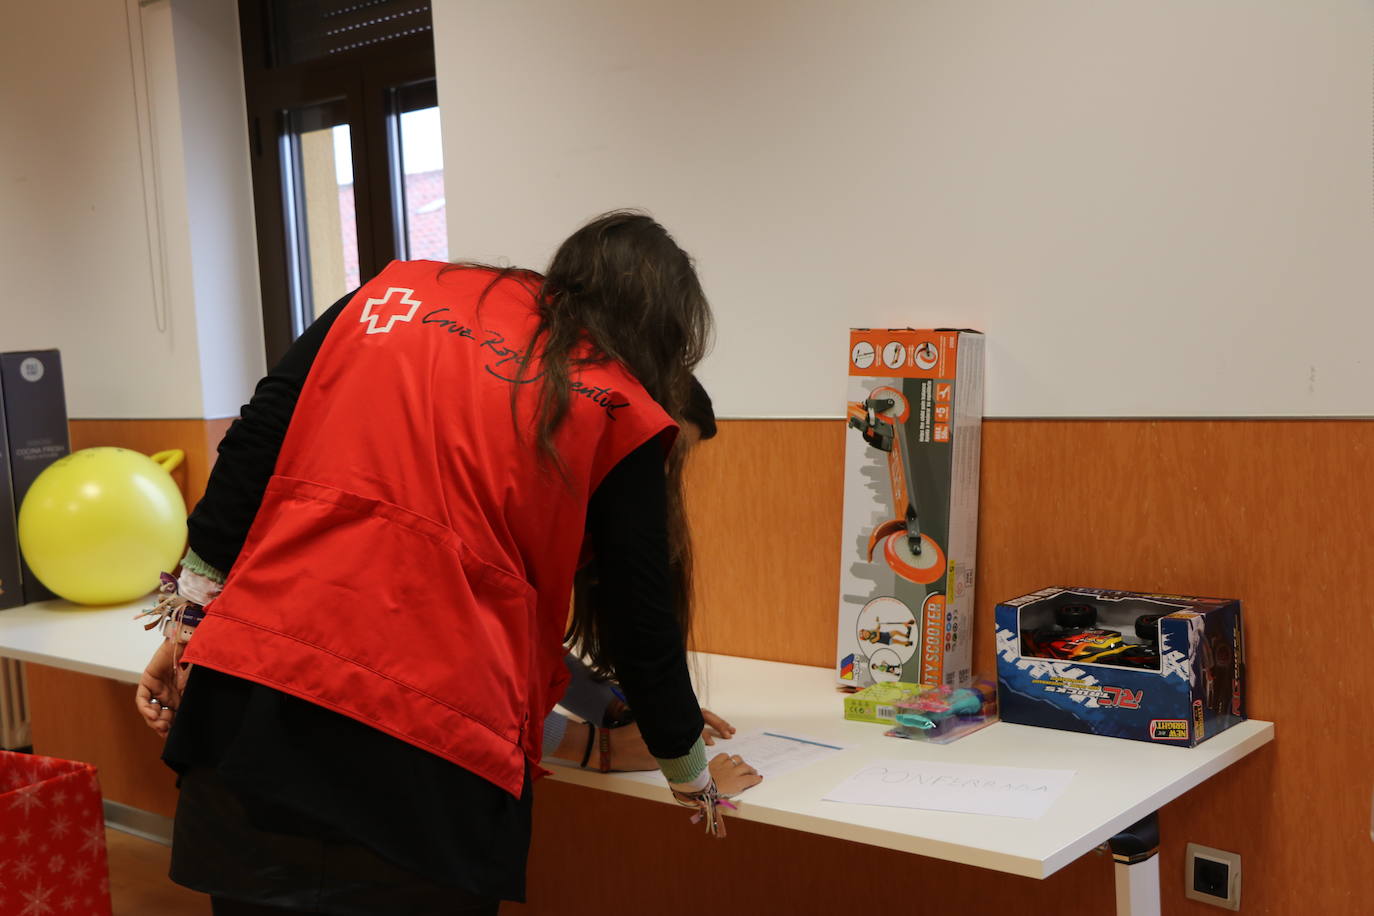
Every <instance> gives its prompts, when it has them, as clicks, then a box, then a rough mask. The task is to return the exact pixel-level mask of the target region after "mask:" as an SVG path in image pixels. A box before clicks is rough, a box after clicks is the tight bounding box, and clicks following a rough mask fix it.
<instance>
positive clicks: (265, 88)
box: [239, 0, 435, 365]
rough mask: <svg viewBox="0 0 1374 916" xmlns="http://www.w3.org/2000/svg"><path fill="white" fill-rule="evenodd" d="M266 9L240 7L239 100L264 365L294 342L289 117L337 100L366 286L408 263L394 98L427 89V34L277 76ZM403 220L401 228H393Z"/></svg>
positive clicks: (293, 67) (253, 2)
mask: <svg viewBox="0 0 1374 916" xmlns="http://www.w3.org/2000/svg"><path fill="white" fill-rule="evenodd" d="M273 28H274V26H273V17H272V0H240V2H239V30H240V34H241V36H242V42H243V80H244V97H245V102H246V105H247V116H248V129H249V145H250V151H249V152H250V159H251V163H252V173H253V206H254V210H255V222H256V225H257V237H258V271H259V275H260V285H261V294H262V323H263V337H264V343H265V345H266V351H267V363H268V365H275V364H276V363H277V361H278V360H280V359H281V357H282V355H283V354H285V353H286V350H287V348H288V347H290V345H291V343H292V341H293V340H294V339H295V334H294V328H293V317H292V294H291V285H292V282H293V273H292V269H291V254H290V251H291V249H290V248H288V244H291V245H294V239H292V238H291V236H290V234H289V227H288V225H287V223H288V218H287V214H286V203H287V201H288V197H287V194H286V191H287V189H286V187H285V186H284V182H283V177H282V176H283V169H282V165H283V161H282V143H281V142H280V141H281V138H282V136H283V135H284V131H285V129H286V124H285V121H286V112H288V111H292V110H295V109H300V108H306V107H309V106H312V105H318V104H322V103H327V102H331V101H334V100H343V102H344V104H345V105H346V106H347V110H348V123H349V128H350V134H351V138H352V155H353V201H354V212H355V214H356V220H357V222H356V224H357V227H358V273H359V276H360V277H361V278H363V280H364V281H366V280H367V279H368V278H370V277H372V276H375V275H376V274H377V273H378V272H379V271H381V269H382V268H383V267H385V266H386V265H387V264H388V263H389V262H390V261H392V260H394V259H395V258H397V257H398V256H402V255H403V254H404V252H403V250H402V249H401V248H400V247H399V245H400V244H401V243H402V239H400V238H399V236H400V235H401V233H403V232H404V229H403V220H404V211H403V210H400V211H398V209H397V208H398V207H399V206H401V205H402V201H401V200H400V199H399V197H398V191H397V184H396V177H395V174H393V173H395V172H397V171H399V169H400V163H399V156H398V155H396V153H395V149H396V145H395V138H394V137H393V136H392V133H393V132H394V130H395V124H396V120H397V119H395V118H393V117H392V112H391V110H390V108H391V101H392V96H393V93H392V90H394V89H397V88H400V87H404V86H409V85H414V84H417V83H426V82H432V81H433V80H434V78H435V71H434V40H433V35H432V33H431V32H428V31H426V32H423V33H421V34H417V35H408V36H404V37H400V38H395V39H392V40H389V41H384V42H379V43H378V44H375V45H371V46H368V47H363V48H358V49H356V50H352V51H348V52H345V53H342V54H338V55H336V56H333V57H330V58H327V59H323V60H314V61H306V62H303V63H296V64H288V65H282V66H274V63H275V62H274V61H273V59H272V55H273V48H274V43H273V33H272V30H273ZM398 216H399V218H398Z"/></svg>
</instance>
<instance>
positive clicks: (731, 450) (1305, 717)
mask: <svg viewBox="0 0 1374 916" xmlns="http://www.w3.org/2000/svg"><path fill="white" fill-rule="evenodd" d="M844 434H845V431H844V428H843V424H842V423H841V422H840V421H838V420H836V421H783V420H771V421H726V422H723V423H722V424H721V433H720V435H719V436H718V437H717V439H715V440H713V441H711V442H708V443H705V444H704V445H703V446H702V447H701V448H700V449H699V451H698V453H697V455H696V457H695V458H694V462H695V464H694V467H693V469H692V474H691V477H690V486H691V490H690V493H689V499H690V501H691V512H692V519H693V523H694V526H695V535H696V542H697V564H698V565H697V572H698V577H699V584H698V597H699V602H698V611H697V624H696V627H695V645H696V646H697V648H700V649H702V650H705V651H710V652H723V653H726V654H731V655H745V656H753V657H758V658H769V659H775V660H780V661H790V662H797V663H803V664H815V665H828V664H831V662H832V660H833V657H834V638H835V637H834V623H833V621H834V614H835V608H836V602H837V594H838V575H839V522H840V512H841V456H842V449H843V441H844ZM1371 458H1374V423H1370V422H1365V421H1168V422H1154V421H1032V420H1003V421H990V422H988V423H987V424H986V426H985V432H984V440H983V475H982V506H981V511H980V536H979V557H978V560H979V570H978V579H977V586H976V588H977V608H978V611H977V613H978V620H977V624H976V633H977V638H976V640H975V666H976V667H977V668H978V669H979V670H981V671H984V672H991V671H993V670H994V658H993V639H992V630H991V626H992V623H991V621H992V608H993V605H994V604H995V603H996V601H997V600H998V599H1003V598H1010V597H1013V596H1016V595H1019V594H1022V593H1024V592H1027V591H1031V590H1033V589H1036V588H1040V587H1042V586H1046V585H1053V584H1068V585H1097V586H1104V587H1112V588H1132V589H1142V590H1162V591H1173V592H1178V593H1183V594H1202V595H1217V594H1222V595H1227V596H1233V595H1234V596H1238V597H1240V598H1242V599H1244V608H1245V633H1246V640H1247V663H1248V670H1249V675H1250V692H1249V703H1250V712H1251V715H1253V716H1255V717H1256V718H1264V719H1270V720H1272V721H1274V722H1276V723H1277V725H1278V739H1277V741H1276V742H1275V744H1274V745H1272V746H1270V747H1268V748H1265V749H1264V750H1263V751H1261V752H1259V753H1257V754H1256V755H1254V756H1252V757H1251V758H1249V759H1247V760H1246V761H1244V762H1243V763H1241V764H1240V765H1239V766H1237V767H1235V768H1233V769H1232V770H1230V771H1228V772H1227V774H1226V775H1225V776H1223V777H1221V778H1219V779H1214V780H1212V781H1211V782H1208V783H1206V784H1204V785H1203V786H1202V787H1200V788H1198V789H1196V790H1194V791H1193V792H1191V793H1189V794H1188V795H1186V796H1185V797H1184V798H1182V799H1180V800H1179V801H1178V802H1176V803H1174V804H1172V805H1170V806H1169V807H1168V808H1166V809H1165V811H1164V812H1163V815H1162V825H1163V830H1164V848H1163V852H1162V859H1161V864H1162V868H1163V878H1164V892H1165V912H1166V913H1170V914H1173V913H1188V914H1193V913H1196V914H1199V916H1201V914H1206V913H1211V912H1215V910H1214V909H1213V908H1210V907H1207V906H1205V905H1203V904H1197V903H1192V902H1189V901H1185V900H1184V899H1183V896H1182V893H1183V892H1182V869H1183V850H1184V846H1185V844H1186V843H1187V842H1189V841H1193V842H1199V843H1203V844H1205V845H1209V846H1215V847H1218V848H1221V849H1229V850H1233V851H1236V852H1239V853H1240V854H1241V855H1242V856H1243V857H1244V862H1245V873H1244V874H1245V889H1244V894H1243V897H1244V906H1245V910H1246V911H1247V912H1252V913H1274V914H1288V913H1298V912H1323V913H1355V912H1361V911H1362V907H1364V906H1366V903H1367V901H1365V900H1364V899H1363V898H1364V894H1365V891H1366V889H1367V888H1368V887H1369V886H1370V884H1371V882H1374V844H1371V843H1370V840H1369V823H1370V802H1371V791H1372V790H1374V770H1372V769H1371V763H1374V712H1372V711H1371V709H1372V707H1371V705H1370V704H1369V703H1368V702H1367V697H1368V696H1369V695H1370V693H1371V688H1374V666H1371V665H1370V664H1369V662H1368V653H1369V647H1370V646H1371V644H1372V643H1374V631H1372V630H1371V626H1370V622H1369V621H1370V616H1369V614H1368V612H1367V610H1366V608H1367V606H1368V603H1369V598H1368V596H1369V595H1370V594H1371V593H1374V538H1372V537H1371V536H1370V534H1369V532H1370V528H1371V521H1370V520H1371V517H1374V473H1371V471H1374V461H1371ZM717 711H718V712H720V713H722V714H724V715H726V716H728V715H729V710H728V709H722V710H717ZM837 714H838V713H837ZM1182 753H1186V752H1182ZM542 791H543V792H544V794H545V795H547V796H548V798H547V799H544V798H541V804H540V806H539V808H538V810H540V824H541V826H540V830H541V834H540V837H541V839H540V840H539V841H538V843H537V845H536V854H535V858H534V860H533V862H532V871H531V876H532V877H531V894H532V900H533V901H534V903H533V904H532V905H531V907H530V911H531V912H541V913H542V912H548V913H555V912H581V911H580V910H576V909H573V910H566V911H565V910H560V909H557V908H556V907H548V906H546V905H544V904H540V901H541V900H544V901H547V900H549V899H552V896H551V895H552V894H553V889H552V886H551V885H550V883H549V881H548V878H549V877H550V876H552V875H558V876H560V880H564V881H565V884H567V885H571V886H574V887H575V886H577V885H578V882H577V881H576V880H574V879H573V878H572V877H571V876H573V875H577V874H582V875H586V874H589V873H594V874H604V873H605V869H606V868H607V865H606V861H605V860H603V859H598V856H607V857H608V858H612V859H614V860H615V861H616V865H615V868H616V869H619V868H620V867H621V864H620V863H621V862H622V859H621V858H620V857H622V856H630V859H629V860H628V861H629V862H631V863H637V865H638V866H642V867H644V868H646V869H650V870H652V864H651V861H650V860H649V859H645V860H644V861H642V862H641V861H640V859H639V858H637V856H638V855H639V854H638V853H637V852H632V851H629V850H637V849H641V848H643V847H644V846H645V845H647V844H650V843H652V844H666V845H663V846H662V855H663V857H664V859H665V860H667V861H674V860H675V859H676V858H678V857H682V856H686V857H687V858H686V859H685V860H684V861H688V862H692V863H698V857H699V856H701V855H706V854H705V853H702V852H700V851H699V850H696V849H695V847H694V846H693V845H692V844H694V843H695V842H696V841H697V838H696V837H695V836H683V832H682V831H679V830H677V829H676V828H677V825H676V824H674V823H671V822H670V821H669V820H663V818H664V817H666V815H662V814H658V813H655V812H656V810H657V809H654V808H652V806H650V805H648V804H647V803H637V802H630V801H628V800H621V799H615V800H606V799H601V797H600V796H594V798H595V801H592V800H588V801H585V802H582V801H578V800H577V798H576V793H577V790H571V789H568V788H566V787H557V786H555V787H548V788H546V789H544V790H542ZM546 802H547V803H546ZM655 819H657V820H655ZM645 820H650V821H653V822H654V823H659V821H662V824H661V829H660V830H658V831H657V832H655V833H654V834H653V835H652V837H650V836H649V835H648V834H645V835H644V836H643V837H640V835H639V833H638V831H641V830H642V829H643V823H642V822H643V821H645ZM584 822H585V823H584ZM584 828H585V829H589V830H592V831H593V832H594V833H595V834H596V835H598V836H606V835H611V836H619V835H620V831H621V830H626V831H630V835H631V836H633V837H635V838H636V841H635V842H631V843H629V844H626V846H625V847H624V848H618V847H610V846H607V847H605V848H601V849H600V851H599V852H598V851H596V849H597V847H595V846H588V847H586V848H580V847H579V848H578V849H571V848H568V847H564V848H563V849H562V850H561V854H562V855H564V856H567V857H568V860H563V859H559V861H558V863H557V864H555V863H554V861H553V860H554V859H555V855H554V853H553V852H552V850H551V849H549V848H548V845H549V842H548V841H547V840H546V839H544V837H545V836H546V835H558V834H560V833H564V832H569V833H570V832H571V831H574V830H582V829H584ZM689 833H690V832H689ZM737 834H738V835H737V836H736V837H733V838H732V839H731V840H728V841H726V843H725V844H724V845H723V846H722V847H721V849H722V850H725V851H728V854H727V853H726V852H722V853H721V857H720V858H719V860H714V859H712V860H709V862H710V865H711V868H713V869H717V870H716V871H711V870H710V869H707V870H705V871H701V872H698V879H699V880H701V881H702V883H705V881H706V880H707V879H705V878H704V877H702V876H704V875H710V878H709V881H710V883H711V884H713V885H718V886H726V887H731V888H738V887H746V886H753V885H754V884H760V886H766V887H768V888H769V893H770V895H771V896H769V897H768V900H769V904H768V906H767V907H766V908H765V910H764V911H766V912H783V911H791V912H819V911H822V909H824V908H821V907H818V906H813V904H814V902H815V901H817V900H823V899H830V898H829V897H827V894H830V895H832V896H834V897H836V898H841V897H842V898H844V899H849V900H850V901H851V902H853V903H854V905H855V906H858V905H859V902H860V901H862V900H866V899H870V898H871V896H872V895H871V893H866V891H865V889H871V888H872V887H873V882H872V881H869V880H862V881H860V880H856V879H854V878H852V877H849V876H851V875H855V874H866V875H873V874H875V873H878V869H876V868H874V867H873V865H875V864H879V863H881V864H882V865H883V867H884V868H886V867H888V866H890V867H891V868H892V869H893V870H895V871H896V873H898V874H901V875H905V876H908V877H911V876H916V875H920V876H922V879H921V880H920V892H919V898H920V899H921V900H922V902H923V903H924V904H927V905H932V906H936V907H937V908H952V907H954V906H957V905H967V906H969V907H971V911H972V912H991V911H993V910H994V909H995V908H997V907H1001V906H1004V905H1006V904H1009V903H1016V904H1018V905H1021V906H1028V905H1030V906H1039V907H1053V908H1054V911H1055V912H1059V913H1083V914H1088V913H1100V912H1103V911H1104V907H1103V906H1102V904H1101V902H1100V898H1099V897H1098V896H1097V893H1098V890H1100V887H1099V885H1101V882H1102V881H1107V882H1108V884H1107V885H1106V886H1107V887H1110V873H1111V869H1110V867H1109V866H1108V864H1107V863H1106V862H1101V863H1095V864H1094V863H1091V862H1089V863H1086V864H1085V863H1079V864H1078V865H1075V866H1074V867H1073V868H1072V869H1070V871H1071V872H1072V873H1073V874H1074V875H1075V876H1076V880H1074V881H1064V882H1056V881H1050V882H1042V883H1037V882H1026V881H1022V880H1019V879H1016V878H1012V877H1009V876H1001V875H996V874H992V873H979V872H975V873H967V874H962V873H961V874H959V875H958V876H957V881H952V880H934V881H927V880H924V876H926V875H932V876H939V877H941V878H944V877H946V876H947V875H955V873H956V872H955V871H950V870H949V869H950V868H951V867H949V866H944V865H940V864H938V863H933V862H929V861H926V860H922V859H915V858H911V859H901V858H900V857H894V858H893V859H892V860H891V861H889V859H888V858H887V857H886V854H885V853H882V852H880V851H873V850H863V849H859V848H855V849H852V850H851V849H849V848H848V847H847V844H841V843H831V842H826V841H820V840H817V839H815V838H809V837H794V836H791V835H788V834H787V833H786V832H785V831H773V832H771V833H770V832H769V831H768V829H766V828H759V827H755V826H754V825H749V826H748V827H745V828H742V829H740V830H739V831H737ZM765 834H766V837H765ZM756 836H757V837H759V840H758V841H757V842H760V843H761V844H762V845H763V846H764V847H765V848H766V849H767V850H769V852H763V851H759V850H753V849H748V850H738V851H733V850H732V849H731V848H732V847H733V846H735V845H739V846H745V845H749V844H751V843H754V842H756V841H755V839H754V837H756ZM638 839H643V840H644V842H643V843H640V842H637V840H638ZM604 842H605V843H611V842H612V841H611V840H610V839H606V840H604ZM571 845H573V844H569V846H571ZM656 848H657V847H656ZM608 849H614V852H613V853H612V854H608V852H607V850H608ZM772 851H776V852H777V854H778V858H777V859H776V860H775V859H773V858H770V856H772V854H773V852H772ZM787 855H790V856H795V857H796V861H795V863H794V865H795V867H794V868H792V869H790V870H788V869H787V867H786V866H785V865H784V864H783V863H782V857H783V856H787ZM760 856H762V857H763V858H762V859H760V858H759V857H760ZM827 863H833V864H831V865H830V866H829V867H827ZM634 867H635V866H627V870H628V871H630V872H633V871H634ZM579 868H580V869H583V870H582V871H578V869H579ZM696 868H697V865H696V864H694V865H693V866H692V870H695V869H696ZM779 869H782V871H781V872H779V871H778V870H779ZM956 871H957V870H956ZM777 874H781V875H782V876H783V877H782V879H778V878H776V877H771V876H774V875H777ZM817 874H825V875H828V879H827V880H829V881H830V882H832V883H833V884H834V886H835V887H838V888H843V889H844V890H843V892H840V891H835V890H830V891H827V890H825V889H824V888H819V887H817V886H816V879H815V875H817ZM760 875H763V876H765V877H763V878H760V877H759V876H760ZM1104 875H1105V876H1106V877H1105V878H1104V877H1103V876H1104ZM658 880H664V881H668V882H669V883H668V885H667V886H669V887H674V888H676V887H677V885H675V884H672V882H673V881H677V880H679V879H677V878H671V877H669V878H662V879H659V878H658V877H653V878H646V879H645V881H644V882H642V883H644V884H646V885H648V886H653V885H654V884H655V882H656V881H658ZM1080 881H1081V882H1087V883H1085V884H1083V887H1082V890H1083V892H1082V893H1081V894H1080V893H1078V888H1079V884H1080ZM958 882H971V885H970V886H972V887H975V888H977V891H976V892H972V893H971V892H969V891H968V890H967V889H966V888H965V887H963V886H962V885H959V884H958ZM631 883H632V884H633V885H634V886H635V888H638V884H639V883H640V882H638V881H635V882H631ZM583 886H584V887H585V884H584V885H583ZM896 886H899V885H894V887H896ZM631 893H641V890H638V889H636V890H633V891H631ZM749 893H750V894H752V893H754V892H753V891H750V892H749ZM912 893H914V891H912ZM969 893H971V896H969V897H966V896H965V895H966V894H969ZM576 896H577V894H575V893H574V894H573V897H576ZM645 899H647V898H645ZM691 899H692V895H690V894H686V893H685V892H684V893H683V894H681V895H678V894H676V893H674V894H670V895H669V900H670V902H669V903H666V904H663V905H662V906H659V907H657V908H656V909H657V911H658V912H662V913H689V912H693V911H694V910H695V908H696V907H695V905H694V904H692V903H691V902H690V900H691ZM742 899H747V900H749V901H751V903H752V902H754V900H755V898H754V897H752V896H746V897H745V898H742ZM759 899H762V895H761V896H760V897H759ZM880 899H882V900H884V901H886V902H888V903H891V902H893V901H894V900H906V899H912V897H911V896H910V895H909V894H908V893H903V892H896V893H893V894H892V895H891V896H886V897H881V898H880ZM1066 901H1067V902H1066ZM580 905H581V904H576V906H580ZM619 911H620V912H634V911H635V910H634V909H625V910H619ZM603 912H617V910H616V909H615V908H614V907H612V908H610V909H606V910H603Z"/></svg>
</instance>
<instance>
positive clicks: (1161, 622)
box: [996, 587, 1245, 747]
mask: <svg viewBox="0 0 1374 916" xmlns="http://www.w3.org/2000/svg"><path fill="white" fill-rule="evenodd" d="M996 623H997V692H998V703H999V705H1000V707H1001V714H1002V721H1004V722H1016V723H1020V724H1022V725H1039V726H1043V727H1045V728H1061V729H1066V730H1068V731H1078V732H1088V733H1089V734H1094V735H1107V736H1110V737H1114V738H1131V739H1134V740H1137V741H1152V742H1155V743H1158V744H1174V745H1179V746H1181V747H1194V746H1195V745H1197V744H1199V743H1201V742H1202V741H1205V740H1206V739H1208V738H1210V737H1212V736H1213V735H1216V734H1218V733H1220V732H1223V731H1225V730H1226V729H1228V728H1230V727H1231V726H1232V725H1235V724H1237V723H1239V722H1243V721H1244V720H1245V651H1244V648H1245V647H1244V642H1243V640H1242V636H1241V617H1240V602H1239V601H1237V600H1235V599H1231V598H1188V597H1184V596H1182V595H1151V594H1144V593H1140V592H1124V591H1113V590H1110V589H1099V588H1060V587H1056V588H1046V589H1041V590H1040V591H1038V592H1034V593H1032V594H1029V595H1025V596H1023V597H1021V598H1016V599H1014V600H1011V601H1006V602H1003V603H1001V604H999V605H997V614H996Z"/></svg>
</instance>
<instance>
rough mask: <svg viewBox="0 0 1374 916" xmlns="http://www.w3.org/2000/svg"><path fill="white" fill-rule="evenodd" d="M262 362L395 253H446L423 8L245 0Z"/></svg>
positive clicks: (371, 0)
mask: <svg viewBox="0 0 1374 916" xmlns="http://www.w3.org/2000/svg"><path fill="white" fill-rule="evenodd" d="M239 14H240V29H241V32H242V35H243V52H244V88H245V95H246V98H247V103H248V118H249V127H250V136H251V138H252V146H253V149H252V163H253V194H254V203H255V207H256V211H257V216H256V218H257V228H258V260H259V267H260V273H261V276H262V302H263V329H264V332H265V335H266V343H267V358H268V363H269V364H272V363H275V362H276V361H277V360H278V359H280V357H281V355H282V354H283V353H285V351H286V348H287V347H289V346H290V344H291V341H292V340H294V339H295V338H296V337H297V336H299V335H300V333H301V332H302V331H304V330H305V328H306V327H308V326H309V324H310V323H311V322H312V321H313V320H314V319H315V318H316V317H317V316H318V315H319V314H320V313H321V312H322V311H324V310H325V309H327V308H329V306H331V305H332V304H333V303H334V302H335V301H337V300H338V299H339V297H341V296H342V295H344V294H345V293H346V292H348V291H349V290H351V289H354V288H356V287H357V286H358V285H359V283H360V282H362V281H363V280H366V279H368V278H369V277H371V276H372V275H374V274H376V273H377V272H378V271H380V270H381V269H382V268H383V267H385V266H386V264H387V263H388V262H389V261H391V260H393V259H396V258H430V259H435V260H446V259H447V257H448V242H447V228H446V224H445V218H446V217H445V207H446V204H447V201H446V198H445V195H444V176H443V161H442V154H441V144H440V139H439V107H438V97H437V91H436V88H435V83H434V43H433V37H432V34H431V25H430V12H429V4H428V3H419V2H414V0H240V4H239Z"/></svg>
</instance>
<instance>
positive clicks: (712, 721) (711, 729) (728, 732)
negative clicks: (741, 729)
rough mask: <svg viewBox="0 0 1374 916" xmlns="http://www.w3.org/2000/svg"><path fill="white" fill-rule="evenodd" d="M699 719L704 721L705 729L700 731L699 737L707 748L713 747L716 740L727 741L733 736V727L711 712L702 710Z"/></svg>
mask: <svg viewBox="0 0 1374 916" xmlns="http://www.w3.org/2000/svg"><path fill="white" fill-rule="evenodd" d="M701 717H702V718H703V719H705V720H706V727H705V728H704V729H702V730H701V737H702V740H703V741H705V742H706V746H707V747H711V746H713V745H714V744H715V743H716V739H717V738H721V739H727V738H733V737H734V736H735V727H734V726H733V725H731V724H730V723H729V722H726V721H725V720H724V719H722V718H721V717H720V716H718V715H716V714H715V713H713V712H711V710H709V709H703V710H702V711H701Z"/></svg>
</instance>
